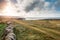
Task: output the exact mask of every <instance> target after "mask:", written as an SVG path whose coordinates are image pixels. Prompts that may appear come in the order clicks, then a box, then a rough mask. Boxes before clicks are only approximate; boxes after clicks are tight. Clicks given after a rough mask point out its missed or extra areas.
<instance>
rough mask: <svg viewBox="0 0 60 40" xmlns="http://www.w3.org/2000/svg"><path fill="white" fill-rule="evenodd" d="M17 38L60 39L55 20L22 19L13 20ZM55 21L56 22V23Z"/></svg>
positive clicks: (26, 39) (24, 39)
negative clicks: (15, 24)
mask: <svg viewBox="0 0 60 40" xmlns="http://www.w3.org/2000/svg"><path fill="white" fill-rule="evenodd" d="M15 22H16V23H18V25H17V26H16V27H15V30H16V31H15V34H16V35H17V40H60V29H57V28H60V27H58V26H57V25H56V24H59V23H60V21H57V20H52V21H51V20H36V21H32V20H30V21H22V20H15ZM56 22H57V23H56Z"/></svg>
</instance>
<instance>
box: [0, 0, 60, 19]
mask: <svg viewBox="0 0 60 40" xmlns="http://www.w3.org/2000/svg"><path fill="white" fill-rule="evenodd" d="M17 1H18V2H17ZM0 2H1V0H0ZM11 2H12V3H13V4H18V6H19V7H17V8H18V12H19V13H20V15H22V14H24V15H25V14H26V15H25V17H55V18H57V17H58V18H60V0H11ZM18 12H17V13H18Z"/></svg>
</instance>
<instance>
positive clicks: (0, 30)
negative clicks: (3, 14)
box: [0, 23, 6, 40]
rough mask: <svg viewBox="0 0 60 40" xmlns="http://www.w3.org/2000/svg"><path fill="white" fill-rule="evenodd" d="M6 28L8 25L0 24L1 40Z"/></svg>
mask: <svg viewBox="0 0 60 40" xmlns="http://www.w3.org/2000/svg"><path fill="white" fill-rule="evenodd" d="M5 28H6V24H3V23H0V40H1V38H2V35H3V32H4V29H5Z"/></svg>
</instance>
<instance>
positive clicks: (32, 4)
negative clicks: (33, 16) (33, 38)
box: [25, 0, 44, 12]
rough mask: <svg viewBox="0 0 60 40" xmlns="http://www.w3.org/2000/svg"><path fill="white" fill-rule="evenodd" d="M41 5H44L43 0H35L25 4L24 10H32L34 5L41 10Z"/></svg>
mask: <svg viewBox="0 0 60 40" xmlns="http://www.w3.org/2000/svg"><path fill="white" fill-rule="evenodd" d="M43 5H44V2H40V0H36V1H34V2H33V3H31V4H30V5H28V6H26V8H25V11H26V12H29V11H32V10H33V9H34V8H35V7H36V8H39V9H40V10H41V9H42V8H43Z"/></svg>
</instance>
